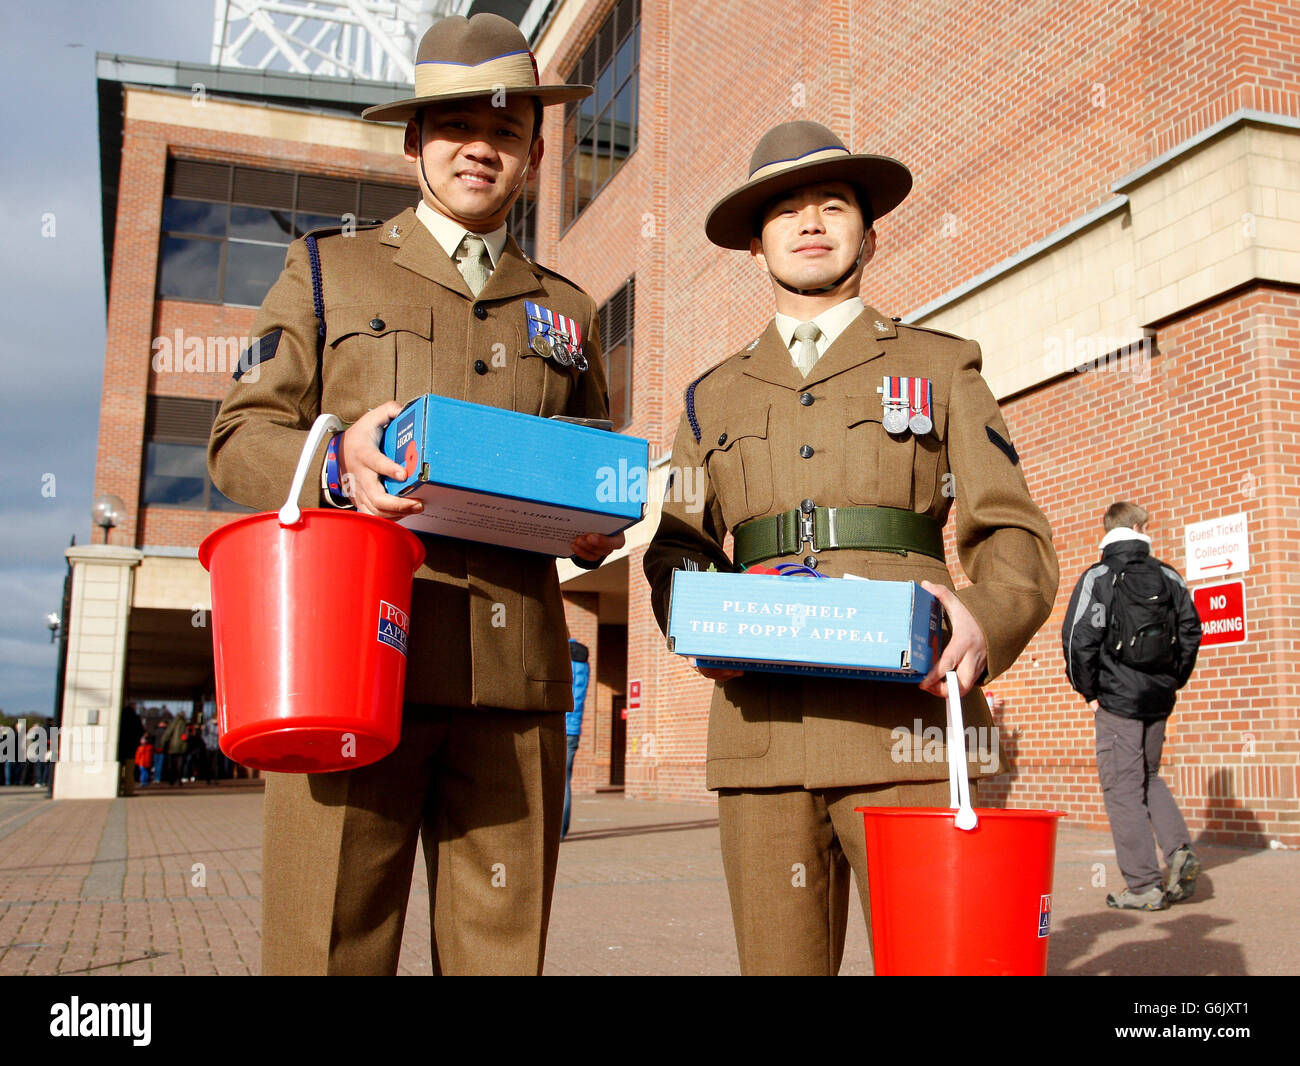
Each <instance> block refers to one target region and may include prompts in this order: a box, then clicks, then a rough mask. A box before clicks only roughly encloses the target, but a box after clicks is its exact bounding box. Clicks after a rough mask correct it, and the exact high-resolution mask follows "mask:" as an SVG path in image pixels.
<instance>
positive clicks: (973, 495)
mask: <svg viewBox="0 0 1300 1066" xmlns="http://www.w3.org/2000/svg"><path fill="white" fill-rule="evenodd" d="M911 181H912V179H911V174H910V173H909V172H908V170H907V168H906V167H904V166H903V165H902V164H901V163H899V162H897V161H896V160H893V159H888V158H885V157H882V156H867V155H851V154H850V153H849V152H848V150H847V149H846V148H845V147H844V145H843V144H842V142H841V141H840V140H839V139H838V138H837V137H836V136H835V135H834V134H833V133H832V132H831V131H830V130H829V129H827V128H826V127H825V126H822V125H820V124H818V123H814V122H790V123H785V124H783V125H780V126H777V127H775V128H774V129H772V130H770V131H769V132H768V133H767V134H766V135H765V136H764V137H763V138H762V140H761V141H760V142H759V145H758V147H757V148H756V149H755V151H754V154H753V157H752V159H751V162H750V177H749V180H748V181H747V182H746V183H745V184H744V185H743V186H742V187H741V188H740V189H738V190H736V191H734V192H732V193H730V194H729V195H727V196H726V197H724V198H723V199H722V200H721V201H720V202H719V203H718V204H717V205H716V206H715V207H714V208H713V210H712V212H711V213H710V215H709V218H708V222H707V226H706V232H707V234H708V236H709V239H710V240H711V241H712V242H713V243H715V244H717V245H720V246H721V247H724V248H735V249H748V250H749V251H750V254H751V255H752V256H753V259H754V261H755V262H756V263H757V264H758V266H759V267H760V268H761V269H763V270H764V271H765V272H766V273H767V274H768V275H769V277H770V278H771V280H772V291H773V293H774V295H775V301H776V310H777V314H776V317H775V318H774V319H773V321H772V322H771V323H769V324H768V326H767V328H766V329H765V330H764V332H763V333H762V334H761V335H760V336H759V337H758V339H757V340H755V341H754V342H753V343H752V344H750V345H749V346H747V347H746V348H745V349H744V350H743V351H740V352H737V353H736V354H734V355H732V356H731V357H730V358H729V359H726V360H724V361H723V362H722V363H720V364H718V365H717V366H716V367H714V368H713V369H712V370H710V371H709V372H707V373H706V374H704V375H703V376H702V377H701V378H699V379H697V380H696V381H695V382H693V383H692V384H691V386H690V387H689V388H688V389H687V390H686V396H685V405H686V410H685V412H684V414H683V416H682V420H681V424H680V427H679V429H678V432H677V438H676V441H675V443H674V445H673V456H672V462H673V466H674V467H677V468H682V469H687V468H696V469H698V470H700V471H702V472H703V474H704V484H705V485H706V493H705V495H704V503H703V507H702V508H700V509H692V507H691V506H690V505H689V504H688V503H684V502H679V503H667V504H666V505H665V507H664V512H663V517H662V519H661V522H660V525H659V529H658V532H657V533H656V535H655V538H654V541H653V543H652V544H651V545H650V548H649V549H648V551H647V553H646V556H645V572H646V577H647V578H648V580H649V582H650V585H651V589H652V601H653V604H654V609H655V613H656V617H657V618H658V620H659V624H660V626H661V628H665V629H666V625H667V613H668V598H669V593H670V589H671V582H672V573H673V571H674V570H675V569H683V568H696V567H698V568H699V569H706V568H707V567H708V566H709V565H710V564H713V565H716V566H717V568H718V569H720V570H732V569H735V566H734V565H733V562H732V560H729V559H728V558H727V557H726V554H725V553H724V551H723V541H724V538H725V536H726V534H727V533H728V532H730V533H733V534H734V535H735V555H736V559H735V564H738V565H739V566H742V567H747V566H750V565H752V564H754V563H757V562H766V563H767V564H768V565H775V564H777V563H780V562H799V561H802V562H806V563H807V564H808V565H811V566H814V567H816V568H818V569H819V570H820V571H821V572H822V573H825V574H826V575H828V576H830V577H838V576H840V575H843V574H845V573H852V574H856V575H858V576H861V577H867V578H873V579H878V580H891V581H908V580H916V581H921V582H922V584H923V585H924V587H925V588H927V589H929V590H930V591H931V592H932V593H934V594H935V595H936V596H937V597H938V599H939V600H940V602H941V603H942V604H943V606H944V609H945V612H946V614H947V616H948V619H949V624H950V628H951V632H950V635H949V637H948V641H947V645H946V647H945V649H944V651H943V653H942V655H941V656H940V658H939V661H938V662H937V663H936V664H935V666H934V668H933V669H932V670H931V672H930V674H929V675H928V676H927V677H926V678H925V679H924V681H923V682H922V683H921V684H920V685H919V686H917V685H909V684H903V683H892V682H864V681H851V680H843V679H836V678H829V679H828V678H805V677H801V676H795V675H782V674H770V673H750V674H741V673H737V672H735V671H721V670H716V671H715V670H705V671H701V672H702V673H704V674H705V676H708V677H711V678H713V679H714V680H715V681H717V682H718V683H717V684H716V685H715V688H714V694H713V703H712V708H711V712H710V715H709V735H708V763H707V785H708V787H709V788H711V789H715V790H717V791H718V793H719V796H718V809H719V820H720V834H721V841H722V850H723V860H724V865H725V869H726V875H727V886H728V890H729V892H730V895H731V907H732V916H733V919H734V922H735V927H736V941H737V945H738V948H739V953H740V963H741V968H742V970H743V971H744V972H745V973H749V974H758V973H786V974H793V973H797V974H825V973H830V974H833V973H835V972H836V971H837V970H838V969H839V965H840V960H841V957H842V954H843V947H844V935H845V929H846V922H847V914H848V883H849V869H850V867H851V868H852V869H853V871H854V873H855V874H856V876H857V880H858V886H859V892H860V895H861V900H862V906H863V910H864V912H866V911H867V909H868V897H867V893H866V880H867V878H866V875H867V869H866V855H865V844H864V832H863V824H862V817H861V815H859V814H856V813H854V808H855V807H858V806H920V807H946V806H947V805H948V785H947V765H946V762H944V761H939V762H935V761H925V760H923V759H917V758H916V757H915V754H914V753H915V751H916V748H917V746H914V745H911V744H907V745H902V744H899V743H898V734H896V733H893V732H892V731H893V730H894V729H895V728H896V727H901V728H903V729H905V730H906V731H907V734H908V735H909V736H910V735H911V734H912V733H913V732H914V731H915V730H916V728H917V723H919V724H920V727H921V729H922V730H925V729H928V728H929V727H931V726H937V727H940V728H942V726H943V724H944V721H945V710H944V705H943V701H942V700H941V699H939V698H936V697H940V696H943V695H945V694H946V686H945V682H944V680H943V678H944V674H945V673H946V672H947V671H948V670H955V671H956V673H957V677H958V680H959V682H960V685H961V689H962V693H963V697H964V698H963V700H962V707H963V715H964V717H965V721H966V722H967V723H969V724H972V725H975V726H977V727H979V726H983V727H986V728H987V727H989V726H990V725H991V719H990V716H989V711H988V707H987V704H986V702H985V700H984V698H983V696H982V695H981V694H980V692H979V690H978V688H977V687H976V686H977V685H978V684H981V683H984V682H986V681H988V680H990V679H992V678H994V677H996V676H998V675H999V674H1000V673H1002V672H1003V671H1004V670H1006V669H1007V668H1008V667H1009V666H1010V665H1011V663H1012V662H1013V661H1014V660H1015V658H1016V656H1017V655H1019V653H1020V652H1021V651H1022V650H1023V648H1024V646H1025V644H1026V643H1027V642H1028V641H1029V639H1030V637H1032V636H1033V634H1034V632H1035V631H1036V630H1037V629H1038V627H1039V626H1040V625H1041V624H1042V623H1043V622H1044V620H1045V619H1046V618H1047V616H1048V613H1049V612H1050V610H1051V606H1052V601H1053V599H1054V598H1055V595H1056V586H1057V563H1056V555H1055V552H1054V551H1053V549H1052V543H1051V531H1050V530H1049V528H1048V524H1047V521H1046V519H1045V518H1044V517H1043V515H1042V513H1041V511H1039V509H1038V508H1037V507H1036V506H1035V505H1034V503H1033V501H1032V500H1031V499H1030V498H1029V492H1028V490H1027V488H1026V485H1025V479H1024V476H1023V475H1022V473H1021V470H1020V465H1019V463H1020V460H1019V456H1018V455H1017V453H1016V450H1015V448H1014V447H1013V446H1012V444H1011V440H1010V437H1009V434H1008V433H1007V428H1006V425H1005V424H1004V422H1003V420H1002V416H1001V415H1000V414H999V412H998V405H997V402H996V401H995V400H994V398H993V395H992V393H991V392H990V391H989V388H988V386H987V385H986V384H985V382H984V379H983V378H982V377H981V376H980V372H979V371H980V351H979V346H978V345H977V344H975V343H974V342H972V341H968V340H963V339H962V338H959V337H955V336H952V335H950V334H946V333H940V332H938V331H936V330H929V329H921V328H917V327H911V326H904V325H901V324H899V323H898V322H896V321H895V320H892V319H890V318H889V317H887V316H885V315H882V314H880V313H879V312H877V311H875V310H874V309H872V308H871V307H867V306H865V305H864V304H863V303H862V301H861V299H860V297H859V295H858V292H859V288H860V285H861V280H862V273H863V268H864V267H865V266H866V264H867V263H868V262H869V261H870V260H871V258H872V255H873V253H874V251H875V229H874V220H875V219H877V218H879V217H881V216H882V215H884V214H885V213H886V212H888V211H890V210H892V209H893V208H894V207H896V206H897V205H898V204H899V203H900V202H901V201H902V199H903V198H904V197H905V196H906V195H907V193H908V191H909V190H910V188H911ZM890 377H909V378H911V379H913V381H914V382H915V381H916V379H921V380H922V381H923V382H928V384H929V394H930V411H929V417H928V418H924V417H923V418H916V417H913V418H912V419H911V421H910V423H909V421H908V415H907V412H906V411H904V412H901V419H902V420H901V422H900V421H899V419H900V412H897V411H896V410H891V409H890V407H889V406H888V405H886V403H885V399H886V398H887V393H886V392H882V390H885V389H887V388H888V386H889V382H888V380H887V379H888V378H890ZM916 413H921V412H919V411H918V412H916ZM673 495H674V494H673V493H671V492H670V493H668V496H669V498H670V499H671V498H672V497H673ZM954 497H955V499H956V505H957V528H956V543H957V552H958V555H959V557H960V560H961V564H962V567H963V569H964V570H965V573H966V574H967V576H968V577H969V578H970V580H971V582H972V584H971V585H970V586H969V587H967V588H964V589H962V590H961V591H960V592H953V590H952V589H953V586H952V581H951V579H950V577H949V574H948V569H947V566H946V564H945V561H944V550H943V534H942V530H943V525H944V521H945V520H946V518H947V516H948V512H949V510H950V508H951V507H952V504H953V499H954ZM697 502H698V501H697ZM832 509H833V510H832ZM809 532H810V533H811V537H809V536H808V533H809ZM927 751H928V749H927ZM940 755H941V758H944V759H946V755H943V754H942V753H940ZM979 772H980V767H979V766H977V765H975V764H974V762H973V763H972V773H979ZM983 772H985V773H987V772H989V769H988V761H987V760H985V762H984V770H983ZM868 918H869V915H868ZM868 925H869V922H868Z"/></svg>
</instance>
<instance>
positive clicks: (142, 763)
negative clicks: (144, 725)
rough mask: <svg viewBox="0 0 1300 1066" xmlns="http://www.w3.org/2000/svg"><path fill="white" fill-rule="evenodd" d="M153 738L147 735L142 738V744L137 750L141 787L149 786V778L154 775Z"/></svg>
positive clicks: (136, 756) (136, 758) (136, 759)
mask: <svg viewBox="0 0 1300 1066" xmlns="http://www.w3.org/2000/svg"><path fill="white" fill-rule="evenodd" d="M153 759H154V750H153V738H152V737H151V736H150V735H149V734H148V733H145V735H144V736H142V737H141V738H140V743H139V744H138V745H137V746H136V749H135V766H136V769H137V770H138V771H139V773H140V785H141V786H142V787H143V786H145V785H147V784H149V778H150V777H151V776H152V774H153Z"/></svg>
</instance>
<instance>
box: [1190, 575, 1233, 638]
mask: <svg viewBox="0 0 1300 1066" xmlns="http://www.w3.org/2000/svg"><path fill="white" fill-rule="evenodd" d="M1192 602H1193V603H1195V604H1196V613H1197V614H1198V615H1200V617H1201V647H1205V646H1207V645H1209V644H1242V643H1244V642H1245V640H1246V590H1245V583H1244V582H1241V581H1228V582H1225V583H1224V584H1222V585H1206V586H1204V587H1203V588H1199V589H1193V590H1192Z"/></svg>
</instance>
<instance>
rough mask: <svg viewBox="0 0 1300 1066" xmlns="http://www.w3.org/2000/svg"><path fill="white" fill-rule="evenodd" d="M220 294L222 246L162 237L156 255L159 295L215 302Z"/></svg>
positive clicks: (215, 243)
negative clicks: (160, 246)
mask: <svg viewBox="0 0 1300 1066" xmlns="http://www.w3.org/2000/svg"><path fill="white" fill-rule="evenodd" d="M220 291H221V243H220V242H219V241H195V240H189V239H187V238H185V237H164V238H163V242H162V249H161V253H160V255H159V266H158V295H159V296H172V297H175V298H176V299H178V300H209V301H216V300H217V299H218V297H219V295H220Z"/></svg>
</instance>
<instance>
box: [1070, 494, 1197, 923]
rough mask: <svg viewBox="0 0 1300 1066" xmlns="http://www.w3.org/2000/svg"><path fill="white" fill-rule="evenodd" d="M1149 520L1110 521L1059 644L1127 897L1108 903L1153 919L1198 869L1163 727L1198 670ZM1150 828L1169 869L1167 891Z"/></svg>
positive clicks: (1134, 512)
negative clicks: (1169, 777)
mask: <svg viewBox="0 0 1300 1066" xmlns="http://www.w3.org/2000/svg"><path fill="white" fill-rule="evenodd" d="M1148 520H1149V516H1148V515H1147V512H1146V511H1145V510H1143V509H1142V508H1141V507H1139V506H1138V505H1137V504H1134V503H1125V502H1119V503H1115V504H1112V505H1111V507H1110V509H1109V510H1107V511H1106V515H1105V518H1104V519H1103V520H1102V525H1103V526H1104V527H1105V529H1106V535H1105V536H1104V537H1103V538H1102V541H1101V561H1100V562H1098V563H1096V564H1094V565H1093V566H1092V567H1090V568H1089V569H1088V571H1087V572H1086V573H1085V574H1084V575H1083V577H1082V578H1080V579H1079V583H1078V585H1076V586H1075V589H1074V594H1073V595H1072V596H1071V597H1070V606H1069V608H1068V609H1067V610H1066V612H1065V624H1064V626H1063V628H1062V630H1061V640H1062V644H1063V646H1064V650H1065V668H1066V673H1067V674H1068V676H1069V678H1070V684H1071V685H1072V686H1073V688H1074V690H1075V691H1076V692H1078V693H1079V694H1080V695H1081V696H1082V697H1083V698H1084V699H1085V700H1087V701H1088V706H1089V707H1091V708H1092V710H1093V712H1094V717H1095V723H1096V732H1097V774H1098V776H1099V777H1100V779H1101V791H1102V796H1103V798H1104V799H1105V802H1106V816H1107V817H1108V818H1109V819H1110V830H1111V835H1112V836H1113V837H1114V840H1115V861H1116V862H1117V863H1118V864H1119V869H1120V873H1121V874H1123V876H1124V881H1125V882H1126V884H1127V886H1128V887H1127V888H1126V889H1125V890H1124V891H1123V892H1121V893H1120V894H1119V895H1114V894H1111V895H1108V896H1107V897H1106V903H1107V905H1108V906H1111V907H1116V908H1119V909H1121V910H1143V911H1159V910H1164V909H1165V908H1166V907H1168V906H1169V904H1170V903H1177V902H1178V901H1179V900H1185V899H1189V898H1190V897H1191V895H1192V893H1193V892H1194V891H1195V889H1196V877H1197V874H1198V873H1200V869H1201V864H1200V862H1199V860H1198V859H1197V858H1196V855H1195V853H1194V852H1193V851H1192V847H1191V836H1190V834H1189V833H1188V831H1187V823H1186V822H1185V821H1184V820H1183V816H1182V813H1181V812H1180V811H1179V810H1178V804H1177V803H1175V802H1174V797H1173V794H1172V793H1171V792H1170V791H1169V786H1168V785H1166V784H1165V783H1164V781H1163V780H1161V778H1160V754H1161V750H1162V749H1163V747H1164V740H1165V722H1166V721H1167V720H1168V718H1169V715H1170V714H1171V713H1172V712H1173V709H1174V701H1175V700H1176V699H1177V697H1176V695H1175V693H1176V692H1177V691H1178V689H1180V688H1182V687H1183V686H1184V685H1185V684H1187V679H1188V678H1189V677H1190V676H1191V674H1192V667H1194V666H1195V665H1196V653H1197V650H1198V649H1199V648H1200V644H1201V622H1200V619H1199V618H1198V617H1197V614H1196V608H1195V607H1194V606H1193V604H1192V597H1191V596H1190V595H1189V594H1188V592H1187V586H1186V585H1185V584H1184V582H1183V579H1182V577H1181V576H1179V574H1178V571H1177V570H1175V569H1174V568H1173V567H1172V566H1170V565H1169V564H1168V563H1162V562H1160V560H1158V559H1156V558H1154V557H1153V556H1152V555H1151V538H1150V537H1148V536H1147V535H1146V533H1144V532H1143V529H1144V527H1145V526H1146V524H1147V522H1148ZM1152 827H1154V828H1155V835H1156V839H1157V841H1158V842H1159V844H1160V848H1161V850H1162V851H1163V852H1164V856H1165V862H1166V864H1167V866H1168V869H1169V873H1168V877H1167V878H1166V879H1163V880H1162V878H1161V876H1160V863H1159V859H1158V858H1157V856H1156V852H1155V848H1154V847H1153V845H1152V841H1151V829H1152Z"/></svg>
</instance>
